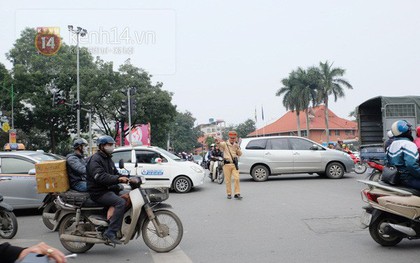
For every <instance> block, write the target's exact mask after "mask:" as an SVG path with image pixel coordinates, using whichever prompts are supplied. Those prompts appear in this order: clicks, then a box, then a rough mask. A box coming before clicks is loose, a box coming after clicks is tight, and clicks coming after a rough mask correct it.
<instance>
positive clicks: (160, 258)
mask: <svg viewBox="0 0 420 263" xmlns="http://www.w3.org/2000/svg"><path fill="white" fill-rule="evenodd" d="M150 254H151V255H152V258H153V262H155V263H165V262H170V263H192V260H191V259H190V258H189V257H188V256H187V254H185V253H184V251H183V250H182V249H180V248H179V246H178V247H177V248H175V249H174V250H172V251H170V252H168V253H157V252H155V251H152V250H151V252H150Z"/></svg>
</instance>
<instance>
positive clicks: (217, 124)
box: [198, 119, 226, 138]
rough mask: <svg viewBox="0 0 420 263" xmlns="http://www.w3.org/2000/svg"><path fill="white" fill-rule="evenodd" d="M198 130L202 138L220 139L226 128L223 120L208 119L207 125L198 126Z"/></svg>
mask: <svg viewBox="0 0 420 263" xmlns="http://www.w3.org/2000/svg"><path fill="white" fill-rule="evenodd" d="M198 128H199V129H200V131H201V132H203V136H204V137H205V138H207V137H209V136H210V137H213V138H215V137H222V132H223V131H224V129H225V128H226V122H225V121H224V120H214V119H209V123H206V124H200V125H198Z"/></svg>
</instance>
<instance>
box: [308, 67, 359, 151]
mask: <svg viewBox="0 0 420 263" xmlns="http://www.w3.org/2000/svg"><path fill="white" fill-rule="evenodd" d="M333 64H334V63H331V64H329V63H328V61H325V63H322V62H320V63H319V68H313V69H311V70H316V71H317V75H318V81H317V85H318V91H317V93H318V101H319V102H323V103H324V104H325V126H326V135H327V143H328V142H329V141H330V129H329V125H328V124H329V122H328V102H329V96H330V95H333V96H334V101H337V98H342V97H344V90H343V87H346V88H348V89H353V87H352V86H351V85H350V83H349V82H347V81H346V80H344V79H342V78H340V77H342V76H343V75H344V73H345V72H346V71H345V70H344V69H342V68H333Z"/></svg>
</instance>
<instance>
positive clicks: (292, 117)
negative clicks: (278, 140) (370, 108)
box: [248, 105, 357, 137]
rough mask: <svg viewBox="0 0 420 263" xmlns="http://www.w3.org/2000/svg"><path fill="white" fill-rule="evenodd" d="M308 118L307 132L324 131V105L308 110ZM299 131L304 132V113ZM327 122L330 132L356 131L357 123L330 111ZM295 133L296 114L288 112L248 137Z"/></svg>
mask: <svg viewBox="0 0 420 263" xmlns="http://www.w3.org/2000/svg"><path fill="white" fill-rule="evenodd" d="M309 116H313V117H312V118H311V117H310V122H309V130H325V129H326V127H325V117H324V116H325V105H320V106H317V107H314V108H311V109H310V113H309ZM299 119H300V129H301V130H302V131H303V130H306V115H305V112H304V111H301V112H300V114H299ZM328 120H329V129H330V130H357V123H356V122H355V121H350V120H346V119H343V118H340V117H338V116H337V115H335V113H334V112H332V111H331V109H328ZM293 131H295V132H296V131H297V121H296V112H292V111H288V112H287V113H286V114H284V115H283V116H282V117H281V118H280V119H278V120H276V121H275V122H273V123H271V124H269V125H267V126H264V127H262V128H260V129H258V130H256V131H254V132H252V133H250V134H248V137H253V136H256V135H257V134H263V133H264V134H265V135H276V134H279V133H285V132H293Z"/></svg>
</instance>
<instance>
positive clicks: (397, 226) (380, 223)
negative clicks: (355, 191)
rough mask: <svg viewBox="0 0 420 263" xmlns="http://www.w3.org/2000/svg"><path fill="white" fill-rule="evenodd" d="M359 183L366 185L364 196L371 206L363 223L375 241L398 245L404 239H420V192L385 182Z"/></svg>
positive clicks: (365, 211)
mask: <svg viewBox="0 0 420 263" xmlns="http://www.w3.org/2000/svg"><path fill="white" fill-rule="evenodd" d="M359 181H360V182H362V183H364V184H366V185H367V188H365V189H363V190H362V191H361V196H362V200H363V201H364V202H366V203H367V204H368V205H367V206H364V207H363V209H364V211H363V213H362V216H361V218H360V221H361V224H362V226H363V227H365V228H367V227H368V228H369V233H370V235H371V237H372V238H373V240H375V241H376V242H377V243H378V244H380V245H382V246H395V245H397V244H398V243H399V242H401V240H403V239H404V238H407V239H409V240H413V239H418V238H420V191H417V190H414V189H410V188H405V187H400V186H391V185H388V184H386V183H384V182H382V181H379V182H375V181H368V180H359Z"/></svg>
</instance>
